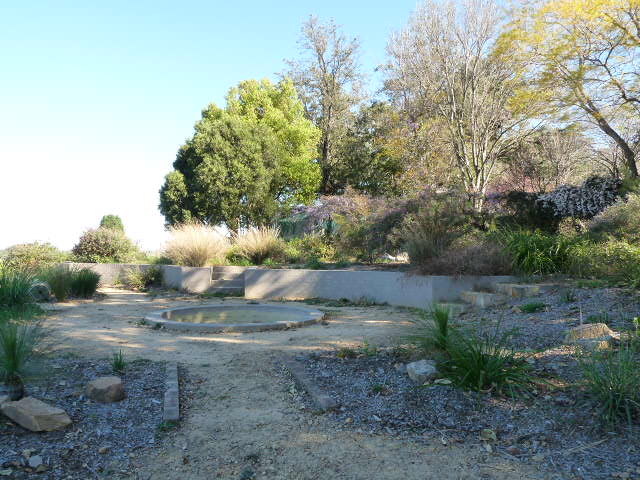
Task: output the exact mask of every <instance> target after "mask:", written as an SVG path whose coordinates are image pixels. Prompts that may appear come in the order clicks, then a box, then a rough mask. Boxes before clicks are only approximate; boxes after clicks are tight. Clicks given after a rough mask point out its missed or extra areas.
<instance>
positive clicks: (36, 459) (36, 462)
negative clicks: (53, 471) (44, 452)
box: [27, 455, 42, 468]
mask: <svg viewBox="0 0 640 480" xmlns="http://www.w3.org/2000/svg"><path fill="white" fill-rule="evenodd" d="M27 463H28V464H29V466H30V467H31V468H38V467H39V466H40V465H42V457H41V456H40V455H34V456H32V457H29V460H28V461H27Z"/></svg>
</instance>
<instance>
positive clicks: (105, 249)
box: [72, 228, 137, 263]
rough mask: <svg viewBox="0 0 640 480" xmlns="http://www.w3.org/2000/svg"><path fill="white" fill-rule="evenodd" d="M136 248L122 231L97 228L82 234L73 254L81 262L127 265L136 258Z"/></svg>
mask: <svg viewBox="0 0 640 480" xmlns="http://www.w3.org/2000/svg"><path fill="white" fill-rule="evenodd" d="M136 252H137V248H136V246H135V245H134V244H133V242H132V241H131V240H129V238H127V236H126V235H125V234H124V232H121V231H120V230H115V229H112V228H97V229H90V230H87V231H86V232H84V233H83V234H82V236H81V237H80V240H78V243H77V244H76V245H75V246H74V247H73V250H72V253H73V255H74V257H75V259H76V260H77V261H79V262H89V263H108V262H115V263H126V262H129V261H131V260H133V258H134V257H135V254H136Z"/></svg>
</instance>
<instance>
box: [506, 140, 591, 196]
mask: <svg viewBox="0 0 640 480" xmlns="http://www.w3.org/2000/svg"><path fill="white" fill-rule="evenodd" d="M503 163H504V166H503V170H502V172H501V174H500V176H499V179H497V182H498V184H499V188H498V190H518V191H522V192H536V193H542V192H548V191H551V190H554V189H556V188H558V187H559V186H560V185H563V184H567V183H576V181H582V180H584V179H585V178H586V177H587V176H588V175H589V174H593V173H594V170H595V168H594V167H597V165H596V162H595V159H594V154H593V151H592V147H591V143H590V142H589V140H588V139H587V138H586V137H585V136H584V135H583V134H582V133H581V132H580V131H576V130H575V129H574V128H566V129H543V130H540V131H539V132H536V133H535V134H534V135H531V136H530V137H528V138H526V139H524V140H523V141H522V142H521V143H520V145H518V147H517V148H516V149H515V150H514V151H513V152H512V153H511V155H509V156H508V157H507V158H506V159H505V160H504V162H503Z"/></svg>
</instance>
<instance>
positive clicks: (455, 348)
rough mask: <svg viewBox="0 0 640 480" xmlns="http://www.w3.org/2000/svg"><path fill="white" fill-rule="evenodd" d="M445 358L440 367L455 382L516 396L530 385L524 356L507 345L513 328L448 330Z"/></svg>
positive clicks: (477, 388) (530, 380)
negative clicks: (446, 356) (507, 329)
mask: <svg viewBox="0 0 640 480" xmlns="http://www.w3.org/2000/svg"><path fill="white" fill-rule="evenodd" d="M449 333H450V335H449V338H448V341H447V354H448V359H447V360H445V361H444V362H442V364H441V366H440V368H441V370H442V371H443V372H444V373H445V374H446V375H447V377H449V378H450V379H451V380H453V381H454V382H455V383H456V384H457V385H458V386H460V387H463V388H469V389H471V390H476V391H481V392H485V391H491V392H495V393H499V394H508V395H510V396H516V395H518V394H520V393H522V392H524V391H526V390H528V389H529V387H530V385H531V383H532V381H533V376H532V374H531V367H530V366H529V364H528V363H527V362H526V359H525V358H524V357H523V356H519V355H518V354H517V353H516V351H515V350H514V349H513V348H512V347H511V346H510V340H511V338H512V337H513V335H514V332H513V331H501V330H500V326H497V327H496V329H495V331H494V332H492V333H486V334H479V333H477V332H471V331H463V330H458V329H453V330H451V331H450V332H449Z"/></svg>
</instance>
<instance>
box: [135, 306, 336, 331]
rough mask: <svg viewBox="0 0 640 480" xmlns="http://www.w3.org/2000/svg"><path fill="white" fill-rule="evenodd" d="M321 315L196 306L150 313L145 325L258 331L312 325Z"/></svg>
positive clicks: (306, 310)
mask: <svg viewBox="0 0 640 480" xmlns="http://www.w3.org/2000/svg"><path fill="white" fill-rule="evenodd" d="M323 317H324V313H322V312H321V311H320V310H316V309H313V308H305V307H299V306H288V305H267V304H255V305H254V304H229V303H226V304H224V305H198V306H189V307H178V308H171V309H169V310H163V311H160V312H154V313H150V314H148V315H147V316H146V317H145V320H146V321H147V323H150V324H152V325H159V326H162V327H165V328H168V329H172V330H188V331H202V332H212V333H220V332H259V331H265V330H284V329H287V328H296V327H303V326H305V325H311V324H314V323H316V322H318V321H320V320H322V318H323Z"/></svg>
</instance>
